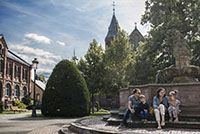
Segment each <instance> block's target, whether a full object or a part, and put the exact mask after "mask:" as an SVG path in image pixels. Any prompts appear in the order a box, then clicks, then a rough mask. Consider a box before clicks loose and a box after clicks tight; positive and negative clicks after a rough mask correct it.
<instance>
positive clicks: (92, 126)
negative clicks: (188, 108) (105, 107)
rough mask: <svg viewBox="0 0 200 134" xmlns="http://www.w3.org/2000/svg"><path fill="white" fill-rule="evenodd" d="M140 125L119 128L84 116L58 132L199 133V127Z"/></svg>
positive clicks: (103, 133)
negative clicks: (138, 126) (148, 126)
mask: <svg viewBox="0 0 200 134" xmlns="http://www.w3.org/2000/svg"><path fill="white" fill-rule="evenodd" d="M152 123H153V122H152ZM150 124H151V123H150ZM154 124H156V122H154ZM172 124H173V123H172ZM186 125H188V124H186ZM190 125H191V124H190ZM141 127H142V128H141ZM141 127H140V128H124V127H122V128H121V127H119V126H110V125H106V122H104V121H102V118H99V117H97V118H85V119H80V120H77V121H76V122H74V123H71V124H70V127H67V126H66V125H65V126H63V128H62V129H61V130H60V131H59V133H60V134H68V133H79V134H85V133H86V134H160V133H162V134H188V133H193V134H199V133H200V129H185V128H181V129H180V128H164V129H162V130H157V129H156V128H157V127H156V126H155V127H153V128H145V127H144V125H143V126H141ZM66 129H67V130H66ZM61 132H62V133H61Z"/></svg>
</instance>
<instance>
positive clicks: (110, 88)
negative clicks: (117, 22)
mask: <svg viewBox="0 0 200 134" xmlns="http://www.w3.org/2000/svg"><path fill="white" fill-rule="evenodd" d="M131 55H132V49H131V44H130V42H129V36H128V34H127V33H126V32H125V31H123V30H122V31H119V32H118V36H116V37H115V38H114V40H113V41H112V42H111V46H110V47H109V48H107V49H106V51H105V55H104V58H103V59H104V64H105V66H104V67H105V76H104V86H105V89H106V90H107V94H116V93H117V92H118V91H119V89H121V88H124V87H126V86H127V85H128V84H129V82H128V81H127V79H126V69H127V66H128V65H129V63H130V62H131Z"/></svg>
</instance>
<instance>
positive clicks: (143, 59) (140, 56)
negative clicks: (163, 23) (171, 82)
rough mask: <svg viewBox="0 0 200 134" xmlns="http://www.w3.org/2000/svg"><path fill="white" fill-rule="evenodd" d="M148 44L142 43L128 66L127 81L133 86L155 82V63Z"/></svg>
mask: <svg viewBox="0 0 200 134" xmlns="http://www.w3.org/2000/svg"><path fill="white" fill-rule="evenodd" d="M149 49H150V48H149V47H148V44H146V42H144V43H143V42H140V43H139V46H138V48H137V51H134V52H133V55H132V61H131V62H130V64H129V65H128V66H127V74H126V76H127V77H128V78H127V80H128V81H129V82H130V84H132V85H141V84H147V83H152V82H154V81H155V80H154V77H152V76H153V75H154V73H155V70H154V68H153V63H154V61H153V60H152V59H151V56H150V54H149V53H148V52H149Z"/></svg>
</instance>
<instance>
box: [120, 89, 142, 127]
mask: <svg viewBox="0 0 200 134" xmlns="http://www.w3.org/2000/svg"><path fill="white" fill-rule="evenodd" d="M140 94H141V91H140V89H138V88H136V89H134V90H133V94H132V95H131V96H129V97H128V108H127V109H126V111H125V113H124V117H123V121H122V123H121V126H127V119H128V118H129V115H130V116H131V119H132V120H133V117H134V114H135V111H136V108H137V106H138V104H139V103H140V99H139V96H140Z"/></svg>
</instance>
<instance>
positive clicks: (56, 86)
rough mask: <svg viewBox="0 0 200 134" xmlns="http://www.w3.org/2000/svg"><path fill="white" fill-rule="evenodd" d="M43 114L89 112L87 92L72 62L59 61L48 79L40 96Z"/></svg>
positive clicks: (83, 81)
mask: <svg viewBox="0 0 200 134" xmlns="http://www.w3.org/2000/svg"><path fill="white" fill-rule="evenodd" d="M41 110H42V114H43V115H45V116H66V117H79V116H84V115H88V114H89V92H88V88H87V85H86V82H85V79H84V78H83V77H82V75H81V74H80V71H79V70H78V69H77V67H76V66H75V64H74V63H72V62H70V61H68V60H62V61H61V62H59V63H58V64H57V65H56V66H55V68H54V69H53V72H52V74H51V76H50V77H49V79H48V82H47V85H46V89H45V91H44V94H43V97H42V107H41Z"/></svg>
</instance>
